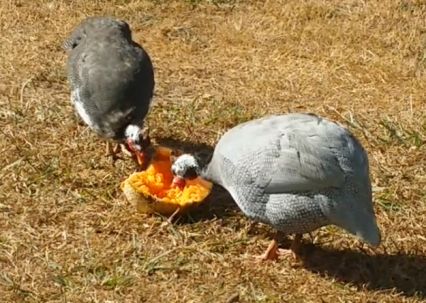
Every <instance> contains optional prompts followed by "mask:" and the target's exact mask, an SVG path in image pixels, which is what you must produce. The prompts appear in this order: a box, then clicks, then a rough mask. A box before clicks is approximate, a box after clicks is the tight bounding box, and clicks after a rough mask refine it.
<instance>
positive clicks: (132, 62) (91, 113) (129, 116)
mask: <svg viewBox="0 0 426 303" xmlns="http://www.w3.org/2000/svg"><path fill="white" fill-rule="evenodd" d="M64 48H65V50H67V52H68V64H67V69H68V79H69V84H70V87H71V101H72V103H73V104H74V106H75V109H76V111H77V113H78V114H79V116H80V117H81V118H82V120H83V121H84V122H85V123H86V124H87V125H88V126H89V127H90V128H91V129H92V130H94V131H95V132H96V133H97V134H98V135H100V136H101V137H103V138H106V139H108V141H107V149H108V150H109V152H110V153H111V154H112V155H113V159H115V158H116V154H117V153H118V151H119V150H118V147H120V145H117V146H116V147H115V148H114V149H113V150H112V151H111V148H110V142H109V139H113V140H115V141H116V142H118V143H119V144H124V145H125V147H126V148H127V149H128V150H129V151H130V152H132V153H133V155H134V158H135V159H136V160H137V162H138V163H139V164H141V163H142V162H144V158H145V157H147V155H146V151H147V150H148V146H149V145H150V140H149V135H148V131H147V130H146V129H143V122H144V119H145V117H146V115H147V114H148V111H149V108H150V104H151V100H152V96H153V91H154V85H155V83H154V72H153V66H152V63H151V59H150V57H149V56H148V54H147V53H146V52H145V50H144V49H143V48H142V47H141V46H140V45H139V44H137V43H136V42H134V41H133V40H132V36H131V30H130V27H129V25H128V24H127V23H126V22H124V21H121V20H116V19H113V18H110V17H89V18H87V19H85V20H84V21H83V22H82V23H81V24H80V25H79V26H77V27H76V28H75V29H74V31H73V32H72V33H71V35H70V36H69V37H68V39H67V40H66V42H65V43H64Z"/></svg>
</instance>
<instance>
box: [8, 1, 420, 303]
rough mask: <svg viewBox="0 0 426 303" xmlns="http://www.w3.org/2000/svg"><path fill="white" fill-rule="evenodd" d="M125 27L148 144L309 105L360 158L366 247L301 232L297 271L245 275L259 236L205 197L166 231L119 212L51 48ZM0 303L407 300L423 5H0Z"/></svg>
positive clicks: (416, 275) (99, 153)
mask: <svg viewBox="0 0 426 303" xmlns="http://www.w3.org/2000/svg"><path fill="white" fill-rule="evenodd" d="M95 14H109V15H115V16H119V17H121V18H123V19H126V20H128V21H129V23H130V24H131V26H132V28H133V29H134V30H135V38H136V39H137V40H138V41H139V42H141V43H142V44H143V45H144V46H145V48H146V49H147V50H148V52H149V53H150V54H151V56H152V58H153V61H154V64H155V67H156V79H157V86H156V97H155V99H156V106H155V107H154V108H153V110H152V113H151V115H150V119H149V123H150V125H151V129H152V132H153V135H154V136H155V137H157V138H159V139H161V138H162V139H167V138H173V139H175V142H174V143H175V144H177V145H179V146H182V145H183V144H184V142H192V143H193V144H195V143H197V144H206V145H207V146H212V145H213V144H214V143H215V142H216V140H217V138H218V136H219V135H220V134H221V133H223V132H224V131H225V130H226V129H227V128H228V127H230V126H233V125H235V124H237V123H239V122H242V121H245V120H248V119H251V118H253V117H259V116H261V115H264V114H267V113H285V112H293V111H310V112H314V113H317V114H320V115H323V116H325V117H328V118H331V119H334V120H337V121H340V122H342V123H343V124H345V125H348V126H349V127H350V128H351V129H352V130H353V132H354V133H355V134H356V135H357V136H358V137H360V139H361V140H362V142H363V143H364V145H365V147H366V148H367V150H368V152H369V155H370V159H371V167H372V176H373V183H374V186H375V202H376V211H377V214H378V221H379V224H380V226H381V229H382V232H383V244H382V245H381V247H380V248H379V249H377V250H376V251H371V250H369V249H367V248H366V246H363V245H360V244H359V242H358V241H357V240H356V239H354V238H353V237H351V236H349V235H347V234H345V233H344V232H342V231H340V230H337V229H335V228H324V229H321V230H320V231H318V232H315V233H313V238H314V240H315V246H314V247H312V246H309V245H307V246H306V247H305V249H304V258H305V264H304V266H297V265H294V264H292V263H291V262H289V261H287V260H282V261H280V262H279V263H270V264H257V263H255V262H254V261H253V258H252V256H253V255H256V254H260V253H261V252H262V251H263V249H264V248H265V247H266V245H267V243H268V240H269V236H270V229H268V228H266V227H264V226H261V225H252V224H250V222H249V220H247V219H246V218H244V216H242V215H241V213H240V212H239V211H238V210H237V209H236V208H235V206H234V205H233V203H232V201H231V199H230V198H229V197H228V196H227V195H226V194H225V193H224V192H221V191H218V192H217V193H216V194H215V195H214V196H212V198H211V199H210V200H211V201H210V203H208V204H206V206H205V207H203V208H202V209H201V210H200V211H199V212H196V213H193V214H191V216H189V217H187V218H182V220H181V221H180V223H178V224H176V225H173V226H171V225H167V224H163V222H164V219H163V218H160V217H145V216H142V215H138V214H136V213H134V209H133V208H132V207H130V205H128V204H127V203H126V202H125V200H124V198H123V196H122V194H121V193H120V191H119V189H118V185H119V182H120V180H121V179H122V178H124V177H125V176H127V175H128V174H129V173H131V172H132V164H131V162H130V161H127V162H120V163H119V164H118V165H117V166H116V167H115V168H112V167H111V166H110V163H109V161H107V159H105V158H104V156H103V153H104V145H103V143H102V141H101V140H99V139H98V138H97V137H96V136H95V135H93V134H92V133H91V132H90V131H88V130H87V128H86V127H84V126H83V125H81V124H79V123H78V122H77V119H76V118H75V116H74V114H73V109H72V107H71V104H70V102H69V91H68V87H67V83H66V78H65V71H64V62H65V56H64V54H63V52H62V50H61V47H60V46H61V43H62V40H63V39H64V37H65V36H66V35H67V34H68V33H69V32H70V30H71V29H72V28H73V27H74V26H75V25H76V24H77V23H78V22H79V21H80V20H81V19H83V18H84V17H85V16H88V15H95ZM0 26H1V37H0V62H1V64H0V132H1V135H0V136H1V137H0V138H1V141H0V149H1V154H2V157H1V158H0V169H1V172H0V175H1V180H2V182H1V183H0V268H1V270H0V298H1V301H2V302H227V301H228V302H420V301H423V300H425V298H426V279H425V273H426V233H425V230H426V192H425V188H426V171H425V170H426V169H425V166H426V164H425V163H426V145H425V140H426V69H425V68H426V48H425V46H426V4H425V2H424V1H421V0H417V1H414V0H413V1H409V0H405V1H392V0H380V1H379V0H377V1H355V0H344V1H338V0H333V1H321V0H319V1H300V0H297V1H296V0H294V1H266V2H264V1H223V0H222V1H220V0H216V1H196V0H193V1H183V0H181V1H169V2H168V4H167V5H166V4H163V2H162V1H142V0H133V1H122V0H115V1H91V2H89V1H54V0H52V1H46V0H40V1H26V0H4V1H1V4H0Z"/></svg>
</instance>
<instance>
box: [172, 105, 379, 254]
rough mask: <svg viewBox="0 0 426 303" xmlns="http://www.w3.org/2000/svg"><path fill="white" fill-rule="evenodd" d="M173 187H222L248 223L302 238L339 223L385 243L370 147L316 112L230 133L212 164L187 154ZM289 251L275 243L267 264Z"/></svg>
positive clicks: (177, 168) (244, 126)
mask: <svg viewBox="0 0 426 303" xmlns="http://www.w3.org/2000/svg"><path fill="white" fill-rule="evenodd" d="M172 171H173V173H174V175H175V178H174V184H175V185H177V186H181V185H182V182H184V179H191V178H194V177H196V176H198V175H201V176H202V177H203V178H206V179H208V180H211V181H212V182H214V183H216V184H219V185H221V186H223V187H224V188H225V189H226V190H227V191H228V192H229V193H230V194H231V196H232V198H233V199H234V200H235V202H236V203H237V204H238V206H239V208H240V209H241V210H242V211H243V213H244V214H245V215H247V216H248V217H249V218H251V219H253V220H256V221H259V222H263V223H266V224H269V225H271V226H273V227H274V228H275V229H276V230H277V231H278V233H284V234H296V237H295V240H296V241H294V242H293V245H292V248H293V249H294V250H296V248H297V243H298V241H300V238H301V235H302V234H304V233H307V232H311V231H313V230H315V229H317V228H319V227H321V226H325V225H330V224H334V225H337V226H339V227H341V228H343V229H345V230H346V231H348V232H350V233H352V234H354V235H356V236H358V237H359V238H361V239H362V240H363V241H365V242H367V243H369V244H370V245H373V246H377V245H379V243H380V239H381V236H380V231H379V228H378V226H377V223H376V218H375V215H374V210H373V204H372V191H371V182H370V177H369V164H368V158H367V154H366V152H365V150H364V149H363V147H362V146H361V144H360V143H359V142H358V140H357V139H356V138H355V137H354V136H353V135H352V134H351V133H350V132H349V131H348V130H347V129H345V128H343V127H341V126H339V125H338V124H336V123H333V122H331V121H328V120H326V119H323V118H320V117H318V116H315V115H313V114H301V113H294V114H287V115H280V116H267V117H264V118H261V119H257V120H252V121H249V122H246V123H243V124H240V125H238V126H236V127H234V128H232V129H230V130H229V131H227V132H226V133H225V134H224V135H223V136H222V137H221V138H220V140H219V142H218V143H217V145H216V147H215V149H214V152H213V155H212V158H211V160H210V162H209V163H208V164H206V165H203V164H202V163H200V159H198V158H197V157H196V156H194V155H190V154H184V155H181V156H180V157H178V158H176V160H175V161H174V163H173V165H172ZM281 251H282V250H279V249H278V245H277V241H276V239H274V240H273V241H272V242H271V245H270V246H269V247H268V249H267V251H266V252H265V254H264V255H263V256H262V258H263V259H275V258H276V257H277V256H278V253H279V252H281Z"/></svg>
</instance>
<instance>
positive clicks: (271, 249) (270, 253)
mask: <svg viewBox="0 0 426 303" xmlns="http://www.w3.org/2000/svg"><path fill="white" fill-rule="evenodd" d="M280 234H281V233H280V232H279V231H277V233H276V234H275V236H274V239H272V241H271V243H270V244H269V246H268V248H267V249H266V251H265V252H264V253H263V254H262V255H261V256H260V257H258V258H259V259H260V260H262V261H266V260H277V259H278V257H279V256H283V255H289V254H291V255H292V257H293V258H294V259H295V260H299V257H298V254H299V252H300V245H301V240H302V235H301V234H296V235H295V237H294V240H293V242H292V243H291V246H290V249H283V248H279V247H278V237H279V236H280Z"/></svg>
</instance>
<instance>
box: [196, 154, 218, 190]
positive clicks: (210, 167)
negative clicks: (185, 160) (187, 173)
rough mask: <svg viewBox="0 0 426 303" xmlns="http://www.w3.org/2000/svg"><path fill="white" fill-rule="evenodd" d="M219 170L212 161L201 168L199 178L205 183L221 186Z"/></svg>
mask: <svg viewBox="0 0 426 303" xmlns="http://www.w3.org/2000/svg"><path fill="white" fill-rule="evenodd" d="M219 169H220V168H219V166H217V165H215V164H214V159H212V160H211V161H210V162H209V163H207V164H205V165H203V166H201V171H200V176H201V178H203V179H205V180H207V181H210V182H213V183H216V184H219V185H222V179H221V177H220V173H219Z"/></svg>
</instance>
